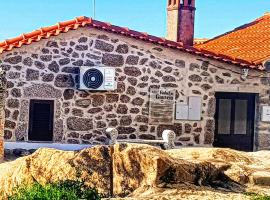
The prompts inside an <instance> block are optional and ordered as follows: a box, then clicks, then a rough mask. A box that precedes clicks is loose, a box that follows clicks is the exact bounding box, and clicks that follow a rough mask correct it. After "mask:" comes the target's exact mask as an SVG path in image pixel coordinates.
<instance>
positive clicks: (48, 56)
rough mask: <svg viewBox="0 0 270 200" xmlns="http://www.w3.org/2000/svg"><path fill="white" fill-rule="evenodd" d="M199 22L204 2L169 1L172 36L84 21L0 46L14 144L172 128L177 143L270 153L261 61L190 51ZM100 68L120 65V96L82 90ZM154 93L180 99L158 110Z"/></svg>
mask: <svg viewBox="0 0 270 200" xmlns="http://www.w3.org/2000/svg"><path fill="white" fill-rule="evenodd" d="M194 16H195V0H192V1H188V0H184V1H180V0H178V1H171V0H170V1H169V2H168V36H167V37H168V38H169V39H170V40H166V39H164V38H159V37H155V36H151V35H148V34H146V33H141V32H137V31H134V30H129V29H128V28H123V27H118V26H114V25H111V24H109V23H104V22H100V21H97V20H93V19H90V18H87V17H78V18H76V19H74V20H70V21H66V22H62V23H58V24H56V25H54V26H51V27H45V28H41V29H39V30H36V31H33V32H31V33H27V34H23V35H21V36H19V37H17V38H13V39H10V40H6V41H4V42H2V43H0V52H1V54H0V59H1V60H2V64H1V67H2V68H3V69H4V70H5V71H6V79H7V91H6V108H5V118H6V119H5V131H4V139H5V141H6V142H7V143H9V144H12V145H15V144H17V143H20V144H23V145H27V144H29V143H30V144H31V143H36V142H46V143H48V142H51V143H64V144H104V143H107V141H108V135H106V133H105V129H106V128H107V127H116V128H117V129H118V130H119V134H120V135H119V138H121V139H130V140H132V139H157V138H160V137H161V133H162V131H163V130H165V129H171V130H174V131H175V133H176V144H178V145H185V146H204V145H207V146H209V145H213V144H214V145H215V146H226V147H232V148H236V149H242V150H250V151H251V150H257V149H266V148H268V147H269V145H270V135H268V129H269V128H270V126H269V123H267V122H262V121H261V120H260V110H261V108H262V105H268V103H269V79H268V78H266V77H267V72H266V71H264V68H263V66H262V63H259V64H257V63H253V62H250V61H249V60H247V59H238V58H234V57H228V56H224V55H221V54H217V53H215V52H209V51H206V50H204V49H199V47H198V48H197V47H196V48H194V47H191V46H190V44H192V43H193V37H194V19H195V18H194ZM172 40H174V41H172ZM94 66H97V67H104V66H105V67H111V68H114V69H115V71H116V73H115V75H116V79H115V82H116V85H117V87H116V89H115V90H113V91H92V90H80V89H78V88H79V83H80V80H79V79H80V68H81V67H89V68H91V67H94ZM247 69H249V71H248V70H247ZM152 89H153V90H155V91H159V92H160V91H161V93H160V94H164V93H166V92H168V91H172V93H170V94H173V100H172V101H169V103H168V104H167V105H168V106H167V107H165V108H164V106H163V107H161V105H164V102H159V103H157V104H154V103H153V99H151V95H150V93H151V90H152ZM168 94H169V92H168ZM168 94H167V93H166V94H165V96H166V95H168ZM166 97H167V96H166ZM194 97H198V99H197V100H196V98H194ZM192 99H195V104H194V107H195V108H196V109H195V110H193V111H192V112H191V111H190V112H189V111H188V110H187V109H191V107H190V105H189V104H191V102H192ZM155 106H156V107H158V109H160V110H158V112H157V111H155V108H156V107H155ZM169 107H170V108H172V109H171V110H168V109H167V108H169ZM216 108H217V109H216ZM151 109H152V110H153V112H152V111H151ZM164 109H165V110H164ZM166 109H167V110H166ZM192 109H193V108H192ZM159 111H160V113H162V114H160V113H159ZM229 111H231V112H229ZM186 112H187V113H186ZM153 113H154V114H153ZM221 113H222V114H221ZM158 114H160V115H158ZM177 115H179V116H177ZM191 115H194V116H195V117H194V116H193V118H188V117H187V116H191ZM155 117H156V118H155ZM154 118H155V120H157V121H154V122H153V119H154ZM162 119H166V120H167V121H166V122H164V121H162ZM159 120H160V121H159ZM232 127H233V128H232ZM231 130H232V131H233V133H232V132H230V131H231ZM41 144H42V143H41Z"/></svg>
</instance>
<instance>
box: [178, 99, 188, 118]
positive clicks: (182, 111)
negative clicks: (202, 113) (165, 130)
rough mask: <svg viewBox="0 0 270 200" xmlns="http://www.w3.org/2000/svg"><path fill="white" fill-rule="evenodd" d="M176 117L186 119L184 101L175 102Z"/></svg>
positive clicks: (186, 109) (186, 107)
mask: <svg viewBox="0 0 270 200" xmlns="http://www.w3.org/2000/svg"><path fill="white" fill-rule="evenodd" d="M175 114H176V119H178V120H188V105H187V104H184V103H177V104H176V112H175Z"/></svg>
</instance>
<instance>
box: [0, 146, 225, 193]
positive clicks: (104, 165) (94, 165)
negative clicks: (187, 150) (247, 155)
mask: <svg viewBox="0 0 270 200" xmlns="http://www.w3.org/2000/svg"><path fill="white" fill-rule="evenodd" d="M223 170H224V169H223V168H219V167H215V166H214V165H212V164H211V163H209V162H200V163H194V162H190V161H186V160H183V159H180V158H176V157H175V156H171V155H169V153H168V152H166V151H163V150H161V149H158V148H155V147H152V146H148V145H140V144H116V145H114V146H95V147H93V148H89V149H84V150H81V151H79V152H72V151H68V152H67V151H60V150H55V149H39V150H37V151H36V152H35V153H33V154H32V155H29V156H26V157H22V158H19V159H17V160H15V161H12V162H7V163H3V164H1V165H0V184H1V185H2V187H1V188H0V193H1V194H2V193H3V194H4V196H5V195H7V194H11V193H12V191H13V190H14V188H16V187H18V186H20V185H25V184H32V183H33V182H38V183H41V184H45V183H51V182H57V181H59V180H66V179H72V180H76V179H81V180H85V182H86V184H87V185H88V186H90V187H95V188H96V189H97V190H98V192H100V193H101V194H103V195H104V196H107V197H108V196H110V195H112V193H113V195H114V196H126V195H129V194H131V193H132V192H133V191H135V190H136V189H139V188H141V187H166V185H168V184H179V183H186V184H194V185H212V184H216V183H219V187H220V185H221V184H220V183H221V182H222V181H224V180H225V181H226V184H227V185H228V184H229V183H230V181H229V179H228V178H227V177H226V176H225V175H224V174H223Z"/></svg>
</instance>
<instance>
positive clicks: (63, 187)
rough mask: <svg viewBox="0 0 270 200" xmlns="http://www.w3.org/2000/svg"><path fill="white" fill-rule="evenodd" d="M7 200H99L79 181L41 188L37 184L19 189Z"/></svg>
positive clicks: (63, 182)
mask: <svg viewBox="0 0 270 200" xmlns="http://www.w3.org/2000/svg"><path fill="white" fill-rule="evenodd" d="M8 199H9V200H79V199H87V200H100V199H101V198H100V196H99V195H98V193H97V191H96V190H95V189H90V188H88V187H86V186H85V184H84V183H82V182H80V181H61V182H58V183H52V184H47V185H45V186H42V185H40V184H38V183H35V184H33V185H32V186H29V187H21V188H18V189H17V190H16V191H15V194H14V195H12V196H10V197H8Z"/></svg>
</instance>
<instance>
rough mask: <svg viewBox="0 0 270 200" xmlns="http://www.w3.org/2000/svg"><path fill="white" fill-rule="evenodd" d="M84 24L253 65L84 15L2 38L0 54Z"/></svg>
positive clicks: (237, 62) (224, 60)
mask: <svg viewBox="0 0 270 200" xmlns="http://www.w3.org/2000/svg"><path fill="white" fill-rule="evenodd" d="M86 25H87V26H89V27H92V28H96V29H99V30H103V31H107V32H111V33H115V34H120V35H124V36H127V37H131V38H135V39H139V40H142V41H145V42H150V43H154V44H157V45H162V46H164V47H167V48H173V49H177V50H180V51H184V52H187V53H191V54H195V55H200V56H203V57H206V58H212V59H216V60H219V61H223V62H227V63H230V64H236V65H240V66H244V67H248V66H250V65H253V64H252V63H250V62H248V61H244V60H240V59H233V58H228V57H225V56H221V55H217V54H215V53H210V52H205V51H203V50H199V49H197V48H194V47H191V46H184V45H183V44H182V43H178V42H174V41H170V40H167V39H165V38H161V37H156V36H153V35H149V34H148V33H144V32H138V31H135V30H130V29H128V28H125V27H120V26H115V25H111V24H110V23H106V22H101V21H98V20H94V19H92V18H88V17H86V16H80V17H76V18H75V19H73V20H69V21H64V22H58V23H57V24H56V25H53V26H47V27H42V28H40V29H37V30H35V31H32V32H29V33H25V34H23V35H20V36H18V37H15V38H11V39H7V40H4V41H3V42H0V54H1V53H3V52H4V51H10V50H12V49H13V48H20V47H21V46H23V45H29V44H31V43H32V42H37V41H40V40H41V39H48V38H49V37H51V36H56V35H59V34H60V33H66V32H68V31H69V30H76V29H78V28H79V27H84V26H86Z"/></svg>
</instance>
